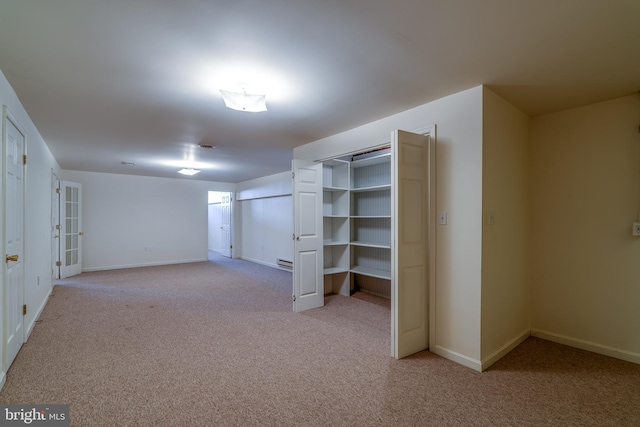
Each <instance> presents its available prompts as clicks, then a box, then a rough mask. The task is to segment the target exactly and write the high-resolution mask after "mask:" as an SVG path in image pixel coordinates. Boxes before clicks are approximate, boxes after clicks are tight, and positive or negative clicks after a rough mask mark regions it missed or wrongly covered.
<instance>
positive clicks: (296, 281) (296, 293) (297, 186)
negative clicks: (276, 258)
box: [293, 159, 324, 312]
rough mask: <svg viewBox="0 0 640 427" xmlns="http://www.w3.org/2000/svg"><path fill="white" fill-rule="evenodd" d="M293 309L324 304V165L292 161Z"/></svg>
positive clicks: (310, 307)
mask: <svg viewBox="0 0 640 427" xmlns="http://www.w3.org/2000/svg"><path fill="white" fill-rule="evenodd" d="M293 224H294V231H293V238H294V244H293V251H294V260H293V310H294V311H296V312H300V311H305V310H309V309H312V308H318V307H322V306H323V305H324V274H323V261H322V257H323V247H322V163H313V162H307V161H302V160H296V159H294V160H293Z"/></svg>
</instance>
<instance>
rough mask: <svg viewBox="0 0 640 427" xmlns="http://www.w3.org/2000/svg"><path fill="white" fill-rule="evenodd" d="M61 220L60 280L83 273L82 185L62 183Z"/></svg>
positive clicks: (68, 182)
mask: <svg viewBox="0 0 640 427" xmlns="http://www.w3.org/2000/svg"><path fill="white" fill-rule="evenodd" d="M60 189H61V193H62V194H61V197H62V200H61V203H60V218H61V219H62V224H61V230H60V258H61V259H60V264H61V265H60V278H61V279H63V278H65V277H71V276H74V275H76V274H80V272H81V271H82V236H83V234H84V233H83V232H82V185H81V184H78V183H76V182H70V181H62V182H61V185H60Z"/></svg>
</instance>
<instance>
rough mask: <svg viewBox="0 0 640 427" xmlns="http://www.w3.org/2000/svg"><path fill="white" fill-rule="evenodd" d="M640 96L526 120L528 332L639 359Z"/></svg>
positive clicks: (594, 349)
mask: <svg viewBox="0 0 640 427" xmlns="http://www.w3.org/2000/svg"><path fill="white" fill-rule="evenodd" d="M638 124H640V98H639V97H638V95H632V96H627V97H623V98H619V99H614V100H611V101H607V102H601V103H598V104H593V105H589V106H585V107H580V108H574V109H571V110H567V111H562V112H558V113H554V114H547V115H543V116H539V117H535V118H533V119H532V123H531V169H532V175H531V183H532V190H533V191H532V196H533V198H532V202H533V216H532V221H533V223H532V225H533V228H532V230H533V233H532V243H533V246H532V248H533V260H532V268H531V271H532V327H533V334H535V335H537V336H541V337H544V338H548V339H552V340H556V341H559V342H563V343H566V344H569V345H573V346H576V347H580V348H585V349H588V350H593V351H597V352H600V353H604V354H609V355H612V356H615V357H619V358H622V359H626V360H631V361H634V362H636V363H640V332H638V326H639V325H640V304H639V303H640V285H639V284H640V237H632V236H631V225H632V223H633V222H634V221H638V211H639V209H640V134H639V133H638Z"/></svg>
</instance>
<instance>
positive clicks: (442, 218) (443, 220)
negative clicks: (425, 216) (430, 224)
mask: <svg viewBox="0 0 640 427" xmlns="http://www.w3.org/2000/svg"><path fill="white" fill-rule="evenodd" d="M438 224H440V225H447V211H442V212H440V213H438Z"/></svg>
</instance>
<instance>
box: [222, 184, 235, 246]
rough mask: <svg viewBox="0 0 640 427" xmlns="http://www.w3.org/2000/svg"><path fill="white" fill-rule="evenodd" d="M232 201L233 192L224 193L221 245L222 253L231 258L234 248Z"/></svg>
mask: <svg viewBox="0 0 640 427" xmlns="http://www.w3.org/2000/svg"><path fill="white" fill-rule="evenodd" d="M231 202H232V198H231V193H228V194H225V195H223V196H222V200H221V202H220V207H221V211H222V220H221V225H220V232H221V239H222V240H221V245H220V254H221V255H222V256H226V257H229V258H231V255H232V254H231V250H232V248H233V247H232V244H231Z"/></svg>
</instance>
